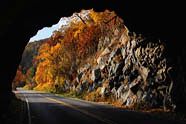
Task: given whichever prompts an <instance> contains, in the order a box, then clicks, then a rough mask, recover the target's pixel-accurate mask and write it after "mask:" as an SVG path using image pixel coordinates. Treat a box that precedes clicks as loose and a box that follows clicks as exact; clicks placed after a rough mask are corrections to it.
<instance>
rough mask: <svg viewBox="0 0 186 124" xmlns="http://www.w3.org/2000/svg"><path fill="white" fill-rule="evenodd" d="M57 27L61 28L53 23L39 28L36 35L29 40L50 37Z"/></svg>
mask: <svg viewBox="0 0 186 124" xmlns="http://www.w3.org/2000/svg"><path fill="white" fill-rule="evenodd" d="M57 29H59V27H58V26H57V25H53V26H52V27H44V28H43V29H41V30H39V31H38V32H37V34H36V35H35V36H33V37H31V38H30V40H29V42H33V41H37V40H41V39H45V38H48V37H50V36H51V35H52V32H53V31H54V30H57Z"/></svg>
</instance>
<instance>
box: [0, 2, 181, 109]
mask: <svg viewBox="0 0 186 124" xmlns="http://www.w3.org/2000/svg"><path fill="white" fill-rule="evenodd" d="M181 5H183V4H181V3H171V2H166V3H162V2H151V1H149V2H143V3H142V2H136V1H131V2H130V3H129V2H127V1H109V0H107V1H97V0H94V1H83V2H80V1H60V2H59V1H55V0H53V1H42V2H39V1H36V0H33V1H24V0H15V1H6V2H5V3H2V4H1V6H2V7H0V13H1V14H0V16H1V17H0V27H1V28H0V40H1V53H2V54H1V62H2V64H1V90H0V97H1V98H2V97H3V100H2V101H1V103H4V106H2V105H1V107H0V111H1V112H4V111H6V109H7V108H8V105H9V104H8V103H9V101H10V93H11V82H12V80H13V78H14V76H15V73H16V69H17V66H18V64H19V62H20V60H21V55H22V52H23V50H24V48H25V46H26V44H27V42H28V41H29V39H30V38H31V37H32V36H34V35H35V34H36V33H37V31H38V30H39V29H41V28H43V27H49V26H51V25H53V24H56V23H57V22H58V21H59V19H60V18H61V17H63V16H71V15H72V13H74V12H79V11H81V9H92V8H93V9H94V10H95V11H104V10H105V9H109V10H113V11H115V12H116V14H117V15H118V16H119V17H121V18H122V19H124V24H125V25H126V26H127V27H128V29H129V30H130V31H131V32H133V31H134V32H136V33H137V34H138V33H141V34H143V35H144V36H153V37H155V38H159V39H161V40H164V41H165V42H166V43H167V46H168V48H169V51H168V52H169V54H168V55H169V56H173V57H176V56H177V55H178V54H179V53H180V52H181V51H182V50H183V49H184V41H183V39H182V38H183V36H182V33H183V32H184V31H182V30H181V29H182V28H183V22H184V21H183V19H184V14H183V13H184V10H183V7H182V6H181Z"/></svg>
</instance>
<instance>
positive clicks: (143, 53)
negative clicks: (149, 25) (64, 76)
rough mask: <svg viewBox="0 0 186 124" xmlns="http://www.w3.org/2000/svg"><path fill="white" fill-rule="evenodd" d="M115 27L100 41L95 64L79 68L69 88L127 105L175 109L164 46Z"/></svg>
mask: <svg viewBox="0 0 186 124" xmlns="http://www.w3.org/2000/svg"><path fill="white" fill-rule="evenodd" d="M123 27H124V29H123V28H120V27H119V26H115V27H114V28H112V29H110V30H108V31H107V33H106V34H105V35H104V36H103V35H102V40H100V41H99V44H98V50H97V52H98V53H99V54H97V55H96V56H95V58H94V63H91V62H90V63H87V64H85V65H83V66H81V67H80V68H79V70H78V76H77V81H76V83H75V84H74V85H73V86H71V89H73V90H76V91H87V92H93V91H97V89H98V88H99V89H101V90H99V94H100V96H101V97H109V96H111V97H112V98H114V99H115V100H117V101H119V102H120V104H122V105H126V106H134V105H137V104H138V105H140V106H147V107H149V108H154V107H163V108H164V109H167V108H169V109H175V105H174V104H173V102H172V99H171V91H172V87H173V83H174V82H173V80H172V78H171V76H170V73H169V72H170V71H171V70H172V67H170V66H169V65H168V63H167V58H166V56H165V55H164V53H165V45H164V44H163V43H162V42H160V41H158V40H156V41H154V40H151V39H145V38H142V37H141V36H136V35H135V34H134V35H131V36H129V33H128V29H127V28H126V27H125V26H123Z"/></svg>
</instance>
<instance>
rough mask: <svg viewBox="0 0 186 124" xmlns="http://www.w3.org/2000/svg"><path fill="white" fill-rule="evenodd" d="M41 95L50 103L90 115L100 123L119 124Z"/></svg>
mask: <svg viewBox="0 0 186 124" xmlns="http://www.w3.org/2000/svg"><path fill="white" fill-rule="evenodd" d="M39 95H40V96H42V97H45V98H46V99H48V100H50V101H53V102H56V103H60V104H63V105H65V106H66V107H69V108H72V109H74V110H76V111H79V112H81V113H83V114H86V115H88V116H90V117H93V118H95V119H97V120H99V121H102V122H105V123H106V124H117V123H115V122H113V121H111V120H108V119H105V118H102V117H100V116H97V115H95V114H92V113H90V112H88V111H85V110H82V109H80V108H77V107H75V106H72V105H70V104H68V103H65V102H63V101H60V100H56V99H53V98H50V97H47V96H43V95H41V94H39Z"/></svg>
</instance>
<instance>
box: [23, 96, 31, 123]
mask: <svg viewBox="0 0 186 124" xmlns="http://www.w3.org/2000/svg"><path fill="white" fill-rule="evenodd" d="M24 97H25V96H24ZM25 101H26V104H27V109H28V123H29V124H31V116H30V106H29V102H28V99H27V98H26V97H25Z"/></svg>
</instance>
